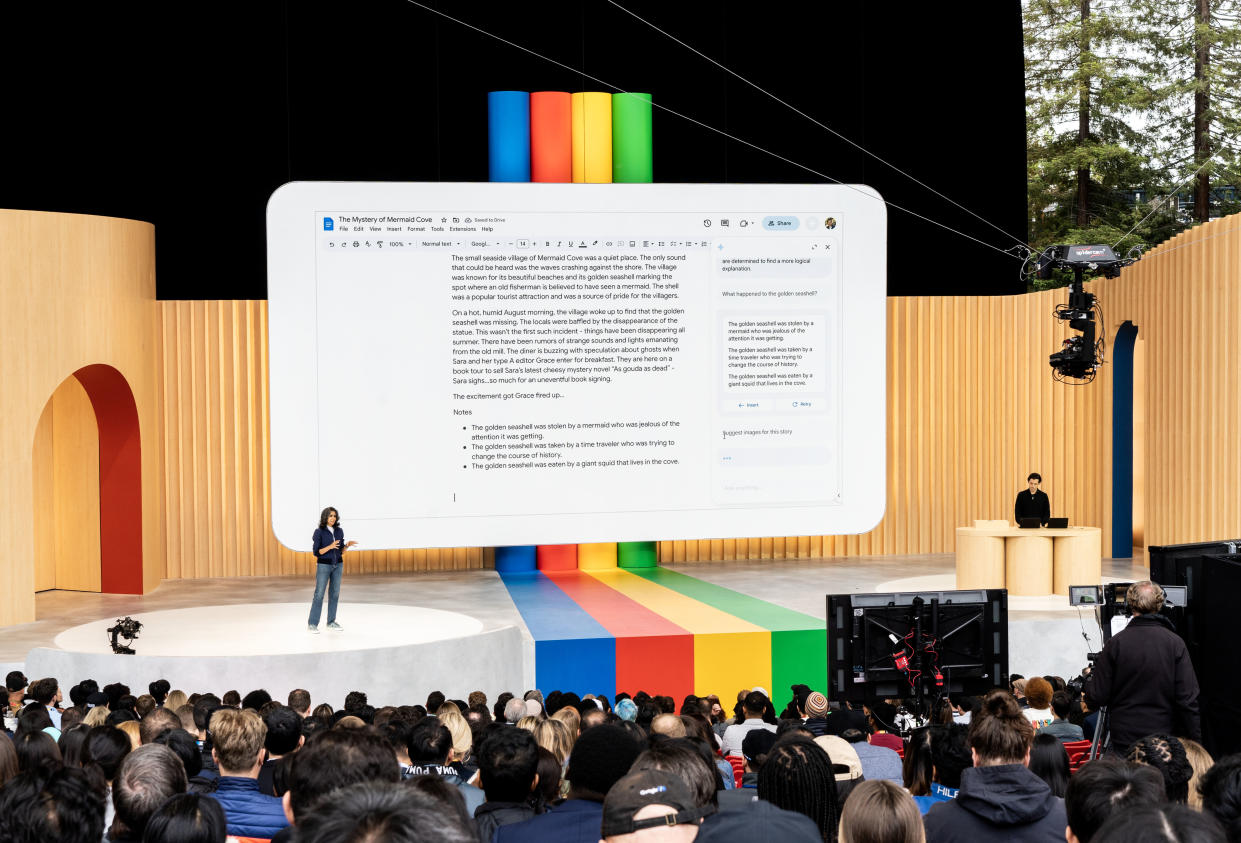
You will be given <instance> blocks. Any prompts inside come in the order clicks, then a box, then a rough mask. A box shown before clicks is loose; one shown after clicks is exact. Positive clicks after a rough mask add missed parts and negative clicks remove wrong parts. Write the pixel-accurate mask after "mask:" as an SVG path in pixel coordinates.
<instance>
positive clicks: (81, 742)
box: [0, 718, 90, 785]
mask: <svg viewBox="0 0 1241 843" xmlns="http://www.w3.org/2000/svg"><path fill="white" fill-rule="evenodd" d="M65 719H66V720H67V719H68V718H65ZM61 723H62V724H63V723H64V721H63V720H62V721H61ZM89 733H90V729H88V728H87V727H85V726H83V725H81V724H80V723H79V724H78V725H76V726H70V727H69V728H67V729H65V730H64V731H62V732H61V733H60V740H58V741H56V747H57V748H58V749H59V750H60V760H61V762H62V763H63V764H64V765H65V766H66V767H81V766H82V747H84V746H85V745H86V736H87V734H89ZM2 784H3V782H0V785H2Z"/></svg>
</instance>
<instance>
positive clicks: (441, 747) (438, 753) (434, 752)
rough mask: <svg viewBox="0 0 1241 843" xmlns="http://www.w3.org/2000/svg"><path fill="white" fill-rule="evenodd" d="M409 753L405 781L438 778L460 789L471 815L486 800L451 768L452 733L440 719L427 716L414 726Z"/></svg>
mask: <svg viewBox="0 0 1241 843" xmlns="http://www.w3.org/2000/svg"><path fill="white" fill-rule="evenodd" d="M406 749H407V750H408V751H409V769H408V770H406V771H402V775H403V776H404V777H405V778H407V779H408V778H413V777H414V776H436V777H437V778H442V779H444V780H445V781H447V782H448V783H449V784H451V785H453V786H454V787H457V788H460V789H461V797H462V798H463V799H464V800H465V807H466V810H467V812H468V813H469V815H470V816H471V817H472V816H474V811H475V810H477V808H478V806H479V805H482V804H483V802H484V801H485V797H484V795H483V792H482V791H481V790H479V789H478V788H477V787H474V786H473V785H471V784H468V783H467V782H466V781H465V779H463V778H462V777H461V776H460V775H459V773H458V771H457V768H456V767H452V766H450V765H449V758H450V757H451V755H452V733H451V732H449V731H448V727H447V726H445V725H444V724H443V723H441V722H440V720H439V718H438V717H425V718H423V719H422V720H419V721H418V722H417V723H415V724H414V727H413V728H412V729H411V730H410V732H409V740H408V743H406Z"/></svg>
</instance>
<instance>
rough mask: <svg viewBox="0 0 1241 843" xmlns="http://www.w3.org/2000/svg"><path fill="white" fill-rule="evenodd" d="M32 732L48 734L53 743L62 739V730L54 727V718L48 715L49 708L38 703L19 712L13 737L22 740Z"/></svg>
mask: <svg viewBox="0 0 1241 843" xmlns="http://www.w3.org/2000/svg"><path fill="white" fill-rule="evenodd" d="M32 732H47V734H49V735H51V736H52V740H53V741H55V740H57V739H58V738H59V737H60V730H59V729H57V728H56V727H55V726H53V725H52V716H51V715H50V714H48V711H47V708H46V707H45V706H42V705H39V704H38V703H31V704H30V705H28V706H26V707H25V708H23V709H22V710H21V711H20V712H18V714H17V729H16V731H14V732H13V737H14V738H20V737H21V736H22V735H28V734H30V733H32Z"/></svg>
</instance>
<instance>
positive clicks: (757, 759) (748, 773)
mask: <svg viewBox="0 0 1241 843" xmlns="http://www.w3.org/2000/svg"><path fill="white" fill-rule="evenodd" d="M775 745H776V733H775V732H774V731H773V732H768V731H767V730H766V729H753V730H751V731H750V732H748V733H747V734H746V736H745V738H744V739H743V740H742V741H741V757H742V758H744V759H745V773H744V774H743V775H742V777H741V786H742V787H743V788H756V787H758V771H759V770H760V769H762V766H763V762H764V761H765V760H767V753H769V752H771V748H772V747H773V746H775Z"/></svg>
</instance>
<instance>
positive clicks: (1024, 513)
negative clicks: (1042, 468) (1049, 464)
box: [1013, 474, 1051, 527]
mask: <svg viewBox="0 0 1241 843" xmlns="http://www.w3.org/2000/svg"><path fill="white" fill-rule="evenodd" d="M1026 481H1027V482H1029V484H1030V488H1029V489H1023V490H1021V491H1020V492H1018V493H1017V503H1015V504H1014V505H1013V517H1014V518H1015V519H1016V520H1017V523H1018V524H1020V523H1021V519H1022V518H1037V519H1038V523H1039V525H1040V526H1043V527H1046V526H1047V522H1048V521H1049V520H1051V501H1050V500H1048V498H1047V493H1046V492H1044V491H1042V490H1041V489H1039V484H1040V483H1042V482H1043V478H1042V477H1040V476H1039V475H1038V474H1031V475H1030V476H1029V477H1027V478H1026Z"/></svg>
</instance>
